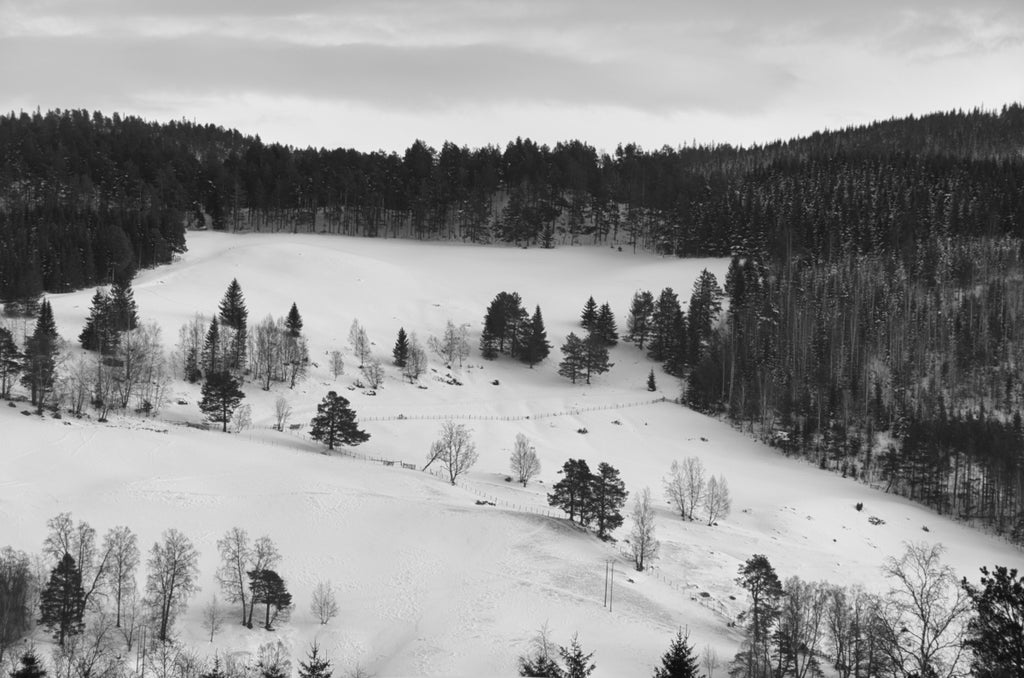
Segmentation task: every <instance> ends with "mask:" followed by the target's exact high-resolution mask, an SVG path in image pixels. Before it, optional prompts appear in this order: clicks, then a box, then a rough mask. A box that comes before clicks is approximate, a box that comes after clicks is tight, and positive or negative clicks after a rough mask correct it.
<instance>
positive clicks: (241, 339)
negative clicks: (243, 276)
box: [220, 278, 249, 370]
mask: <svg viewBox="0 0 1024 678" xmlns="http://www.w3.org/2000/svg"><path fill="white" fill-rule="evenodd" d="M248 320H249V311H248V310H247V309H246V307H245V298H244V297H243V295H242V286H241V285H239V284H238V279H237V278H232V280H231V283H230V284H229V285H228V288H227V290H226V291H225V292H224V298H223V299H222V300H221V302H220V321H221V323H222V324H223V325H224V327H230V328H231V329H232V330H234V333H233V334H232V337H231V349H230V352H229V355H227V356H224V358H225V361H224V362H225V363H226V367H227V368H228V369H231V370H242V369H245V352H246V348H247V342H248V330H247V327H246V325H247V323H248Z"/></svg>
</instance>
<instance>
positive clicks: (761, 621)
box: [731, 554, 784, 676]
mask: <svg viewBox="0 0 1024 678" xmlns="http://www.w3.org/2000/svg"><path fill="white" fill-rule="evenodd" d="M739 575H740V576H739V577H738V578H737V579H736V583H737V584H739V585H740V586H742V587H743V588H745V589H746V590H747V593H749V594H750V613H749V614H748V615H747V619H748V620H749V621H748V622H747V628H746V629H745V631H746V639H745V640H744V645H743V649H742V650H741V651H740V652H739V653H738V654H737V655H736V657H735V658H734V659H733V663H732V670H731V673H734V675H742V676H761V675H765V674H766V673H770V672H771V658H770V652H771V629H772V627H773V626H774V624H775V622H776V620H777V619H778V617H779V601H780V600H781V598H782V596H783V594H784V592H783V589H782V583H781V582H780V581H779V577H778V575H777V574H775V568H773V567H772V565H771V563H770V562H768V558H767V557H765V556H763V555H761V554H756V555H753V556H751V557H750V558H748V559H747V561H746V562H745V563H743V565H740V569H739Z"/></svg>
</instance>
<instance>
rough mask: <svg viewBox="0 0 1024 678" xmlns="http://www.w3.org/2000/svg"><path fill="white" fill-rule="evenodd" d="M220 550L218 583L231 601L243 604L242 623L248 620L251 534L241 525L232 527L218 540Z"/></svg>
mask: <svg viewBox="0 0 1024 678" xmlns="http://www.w3.org/2000/svg"><path fill="white" fill-rule="evenodd" d="M217 550H218V551H219V552H220V567H218V568H217V583H219V584H220V590H221V592H222V593H223V594H224V597H225V598H227V600H228V602H229V603H241V604H242V623H243V624H245V622H246V616H245V615H246V609H247V608H246V585H247V583H248V581H249V580H248V579H247V577H246V572H247V571H248V570H249V567H250V566H251V563H252V545H251V543H250V542H249V534H248V533H247V532H246V531H245V530H243V529H242V528H240V527H232V528H231V529H230V530H228V531H227V533H226V534H225V535H224V536H223V537H222V538H220V539H218V540H217Z"/></svg>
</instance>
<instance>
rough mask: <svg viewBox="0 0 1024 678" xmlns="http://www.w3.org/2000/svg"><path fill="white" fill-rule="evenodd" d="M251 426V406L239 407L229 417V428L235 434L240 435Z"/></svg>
mask: <svg viewBox="0 0 1024 678" xmlns="http://www.w3.org/2000/svg"><path fill="white" fill-rule="evenodd" d="M251 426H252V406H250V405H239V406H238V408H237V409H236V410H235V412H234V414H232V415H231V428H232V429H233V430H234V432H235V433H241V432H242V431H245V430H246V429H248V428H250V427H251Z"/></svg>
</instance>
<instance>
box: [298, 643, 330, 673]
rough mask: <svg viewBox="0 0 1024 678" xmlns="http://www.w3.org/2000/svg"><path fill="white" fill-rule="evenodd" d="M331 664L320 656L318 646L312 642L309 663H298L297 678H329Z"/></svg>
mask: <svg viewBox="0 0 1024 678" xmlns="http://www.w3.org/2000/svg"><path fill="white" fill-rule="evenodd" d="M331 673H332V671H331V662H330V661H328V660H327V659H326V658H325V657H322V656H321V655H320V646H319V645H318V644H317V643H316V641H313V644H312V645H311V646H310V648H309V661H305V662H302V661H300V662H299V678H331Z"/></svg>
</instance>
